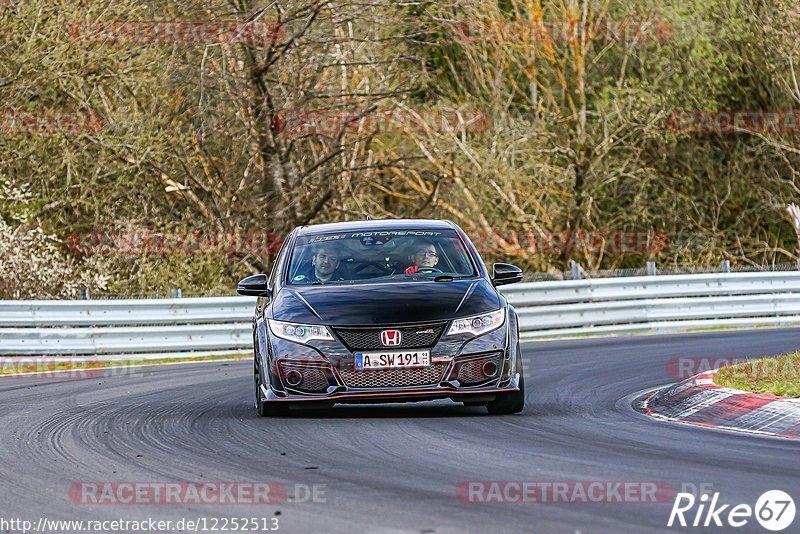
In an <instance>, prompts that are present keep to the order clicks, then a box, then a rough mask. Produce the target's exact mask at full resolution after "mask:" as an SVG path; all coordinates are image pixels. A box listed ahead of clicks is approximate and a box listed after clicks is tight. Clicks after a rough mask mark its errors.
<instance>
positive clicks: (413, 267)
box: [403, 265, 419, 274]
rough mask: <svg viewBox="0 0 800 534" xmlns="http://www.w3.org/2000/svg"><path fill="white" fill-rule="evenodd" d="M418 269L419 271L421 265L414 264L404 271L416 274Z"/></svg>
mask: <svg viewBox="0 0 800 534" xmlns="http://www.w3.org/2000/svg"><path fill="white" fill-rule="evenodd" d="M417 271H419V267H418V266H416V265H412V266H411V267H409V268H408V269H406V270H405V271H403V273H405V274H414V273H415V272H417Z"/></svg>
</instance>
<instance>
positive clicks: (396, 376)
mask: <svg viewBox="0 0 800 534" xmlns="http://www.w3.org/2000/svg"><path fill="white" fill-rule="evenodd" d="M444 365H445V364H443V363H434V364H433V365H430V366H428V367H417V368H413V369H373V370H370V371H358V370H355V369H341V370H340V371H339V373H340V374H341V375H342V380H344V383H345V385H346V386H347V387H350V388H391V387H405V386H429V385H434V384H438V383H439V382H441V381H442V373H443V372H444Z"/></svg>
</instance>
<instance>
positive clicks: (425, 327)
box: [333, 322, 447, 351]
mask: <svg viewBox="0 0 800 534" xmlns="http://www.w3.org/2000/svg"><path fill="white" fill-rule="evenodd" d="M446 324H447V323H444V322H442V323H429V324H421V325H415V326H400V327H396V328H393V327H391V326H384V327H381V328H375V327H367V328H334V329H333V331H334V332H335V333H336V335H338V336H339V338H340V339H341V340H342V341H343V342H344V344H345V346H346V347H347V349H348V350H350V351H362V350H382V349H387V348H388V349H390V350H395V349H422V348H429V347H433V346H434V345H435V344H436V341H437V340H438V339H439V336H440V335H442V331H443V330H444V327H445V325H446ZM383 330H399V331H400V335H401V339H400V344H399V345H396V346H392V347H386V346H385V345H384V344H383V343H381V332H382V331H383Z"/></svg>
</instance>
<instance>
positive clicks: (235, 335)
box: [0, 271, 800, 355]
mask: <svg viewBox="0 0 800 534" xmlns="http://www.w3.org/2000/svg"><path fill="white" fill-rule="evenodd" d="M502 291H503V293H504V294H505V295H506V296H507V297H508V299H509V301H510V302H511V303H512V304H513V305H514V307H515V308H516V310H517V313H518V314H519V318H520V330H521V337H522V338H523V339H542V338H548V337H560V336H570V335H595V334H620V333H637V332H668V331H685V330H692V329H705V328H717V327H755V326H761V325H772V326H778V325H791V324H800V272H797V271H785V272H748V273H715V274H694V275H670V276H639V277H628V278H603V279H589V280H574V281H563V282H562V281H559V282H534V283H525V284H515V285H511V286H506V287H503V288H502ZM253 303H254V299H253V298H252V297H208V298H177V299H135V300H77V301H0V354H4V355H9V354H15V355H33V354H81V355H87V354H91V355H101V354H133V353H155V352H178V351H192V352H197V351H202V352H213V351H223V350H231V349H241V350H243V351H245V350H250V348H251V344H252V337H251V332H250V318H251V316H252V313H253Z"/></svg>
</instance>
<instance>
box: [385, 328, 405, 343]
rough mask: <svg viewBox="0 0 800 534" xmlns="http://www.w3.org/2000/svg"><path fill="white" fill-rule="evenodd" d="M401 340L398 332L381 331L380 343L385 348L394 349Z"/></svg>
mask: <svg viewBox="0 0 800 534" xmlns="http://www.w3.org/2000/svg"><path fill="white" fill-rule="evenodd" d="M401 338H402V336H401V334H400V330H382V331H381V343H383V345H384V346H386V347H396V346H397V345H399V344H400V339H401Z"/></svg>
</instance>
